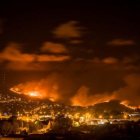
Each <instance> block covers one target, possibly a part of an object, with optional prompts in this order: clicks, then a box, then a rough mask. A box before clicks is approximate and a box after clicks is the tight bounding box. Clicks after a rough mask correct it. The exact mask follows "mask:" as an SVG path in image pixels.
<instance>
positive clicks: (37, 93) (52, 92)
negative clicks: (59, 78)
mask: <svg viewBox="0 0 140 140" xmlns="http://www.w3.org/2000/svg"><path fill="white" fill-rule="evenodd" d="M10 90H11V91H12V92H14V93H17V94H24V95H27V96H29V97H32V98H39V99H48V100H50V101H53V102H54V101H57V100H58V99H59V94H58V91H57V90H58V87H57V86H56V85H55V84H54V85H45V83H44V81H41V82H28V83H25V84H19V85H17V86H14V87H12V88H10Z"/></svg>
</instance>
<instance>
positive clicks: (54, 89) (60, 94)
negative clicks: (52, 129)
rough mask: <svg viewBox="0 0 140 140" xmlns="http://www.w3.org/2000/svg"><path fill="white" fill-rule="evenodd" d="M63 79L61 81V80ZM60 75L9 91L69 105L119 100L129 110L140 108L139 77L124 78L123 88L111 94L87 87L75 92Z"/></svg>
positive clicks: (28, 83)
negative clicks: (129, 108) (96, 91)
mask: <svg viewBox="0 0 140 140" xmlns="http://www.w3.org/2000/svg"><path fill="white" fill-rule="evenodd" d="M62 79H63V80H62ZM64 79H65V80H66V79H67V78H63V77H62V75H61V76H60V75H59V76H58V75H57V74H56V75H51V76H48V77H47V78H45V79H42V80H40V81H33V82H27V83H23V84H19V85H17V86H14V87H12V88H11V91H13V92H15V93H18V94H24V95H28V96H30V97H32V98H40V99H49V100H52V101H58V102H63V103H66V104H71V105H78V106H89V105H94V104H97V103H101V102H107V101H110V100H119V101H121V104H124V105H126V106H129V107H131V108H134V107H140V106H139V105H140V98H139V97H140V75H138V74H131V75H128V76H126V77H125V78H124V82H125V86H123V87H121V88H119V89H117V90H115V91H113V92H101V93H94V92H93V89H92V88H91V87H88V86H84V85H83V86H80V87H79V88H77V89H78V90H77V89H75V90H71V89H73V85H75V83H73V82H72V83H67V82H66V81H67V80H66V81H65V80H64ZM77 87H78V86H77Z"/></svg>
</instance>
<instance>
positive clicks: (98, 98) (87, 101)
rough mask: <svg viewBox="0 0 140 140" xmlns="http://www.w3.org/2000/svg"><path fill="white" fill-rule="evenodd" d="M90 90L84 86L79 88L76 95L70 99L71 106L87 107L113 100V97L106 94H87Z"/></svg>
mask: <svg viewBox="0 0 140 140" xmlns="http://www.w3.org/2000/svg"><path fill="white" fill-rule="evenodd" d="M89 92H90V90H89V88H88V87H86V86H81V87H80V88H79V90H78V91H77V93H76V95H75V96H74V97H73V98H72V99H71V102H72V105H78V106H89V105H94V104H97V103H101V102H108V101H110V100H112V99H114V96H111V95H108V94H107V93H106V94H94V95H90V94H89Z"/></svg>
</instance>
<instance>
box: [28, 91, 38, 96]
mask: <svg viewBox="0 0 140 140" xmlns="http://www.w3.org/2000/svg"><path fill="white" fill-rule="evenodd" d="M28 95H29V96H31V97H40V96H41V95H40V93H39V92H37V91H31V92H29V93H28Z"/></svg>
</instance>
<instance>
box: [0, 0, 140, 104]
mask: <svg viewBox="0 0 140 140" xmlns="http://www.w3.org/2000/svg"><path fill="white" fill-rule="evenodd" d="M139 26H140V4H139V3H137V2H135V3H134V2H133V3H132V2H131V3H128V2H127V3H122V2H120V3H119V1H118V2H116V3H114V4H113V3H96V2H94V3H84V2H83V3H82V2H81V3H72V2H71V3H68V2H65V3H58V4H57V3H37V2H33V3H29V2H28V3H26V2H15V3H13V2H9V3H8V2H7V3H1V4H0V69H1V70H0V71H1V75H3V73H6V80H7V86H8V87H10V86H13V85H14V84H19V83H24V82H28V81H33V80H37V81H38V82H39V81H40V79H45V80H48V79H49V80H50V81H51V84H50V85H51V86H52V85H53V83H55V84H56V85H58V87H59V91H58V92H59V94H60V96H63V97H64V98H65V99H61V100H65V101H68V102H71V101H72V99H73V100H74V99H75V98H76V99H75V100H76V101H77V100H78V99H81V98H84V99H81V100H85V101H84V102H83V104H92V103H94V102H96V101H97V102H98V99H101V101H103V100H106V97H108V98H111V99H112V98H117V99H119V100H123V101H124V100H125V101H128V102H129V103H130V104H132V105H138V102H139V98H138V97H140V84H137V83H140V82H139V81H140V73H139V72H140V63H139V62H140V56H139V54H140V41H139V40H140V28H139ZM1 77H3V76H1ZM54 77H55V78H54ZM1 79H3V78H1ZM2 82H3V80H1V83H2ZM89 100H90V101H89ZM134 100H136V101H134ZM65 101H64V102H65ZM99 101H100V100H99ZM72 102H73V101H72ZM79 104H80V103H79ZM81 104H82V103H81Z"/></svg>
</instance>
